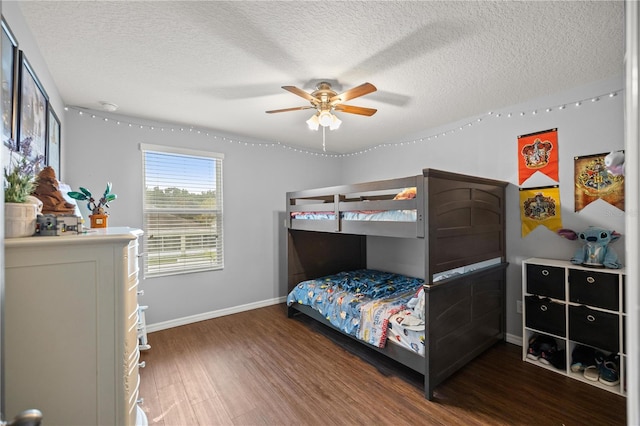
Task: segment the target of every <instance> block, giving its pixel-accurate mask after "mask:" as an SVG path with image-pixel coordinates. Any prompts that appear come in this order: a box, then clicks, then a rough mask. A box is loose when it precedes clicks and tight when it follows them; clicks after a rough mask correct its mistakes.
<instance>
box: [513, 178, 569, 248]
mask: <svg viewBox="0 0 640 426" xmlns="http://www.w3.org/2000/svg"><path fill="white" fill-rule="evenodd" d="M520 220H521V221H522V236H523V237H526V236H527V235H528V234H529V232H531V231H533V230H534V229H536V228H537V227H538V226H540V225H543V226H546V227H547V228H549V229H550V230H551V231H553V232H556V231H557V230H559V229H561V228H562V214H561V211H560V188H558V186H557V185H554V186H546V187H540V188H526V189H525V188H520Z"/></svg>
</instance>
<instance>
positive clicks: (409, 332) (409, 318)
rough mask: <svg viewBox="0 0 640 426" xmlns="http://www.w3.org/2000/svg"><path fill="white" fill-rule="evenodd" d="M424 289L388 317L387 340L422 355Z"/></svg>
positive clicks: (423, 350)
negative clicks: (404, 306) (405, 305)
mask: <svg viewBox="0 0 640 426" xmlns="http://www.w3.org/2000/svg"><path fill="white" fill-rule="evenodd" d="M425 312H426V311H425V307H424V289H422V288H421V289H420V290H419V291H418V293H417V294H416V295H415V296H414V297H413V298H412V299H411V300H410V301H409V302H408V303H407V308H406V309H404V310H402V311H399V312H398V313H396V314H394V315H392V316H391V318H389V331H388V334H389V336H388V341H389V342H393V343H395V344H398V345H400V346H403V347H405V348H407V349H410V350H412V351H414V352H416V353H418V354H420V355H422V356H424V352H425V329H424V326H425V322H424V314H425Z"/></svg>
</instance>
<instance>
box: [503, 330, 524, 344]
mask: <svg viewBox="0 0 640 426" xmlns="http://www.w3.org/2000/svg"><path fill="white" fill-rule="evenodd" d="M505 340H506V341H507V343H512V344H514V345H518V346H522V336H516V335H515V334H509V333H507V335H506V336H505Z"/></svg>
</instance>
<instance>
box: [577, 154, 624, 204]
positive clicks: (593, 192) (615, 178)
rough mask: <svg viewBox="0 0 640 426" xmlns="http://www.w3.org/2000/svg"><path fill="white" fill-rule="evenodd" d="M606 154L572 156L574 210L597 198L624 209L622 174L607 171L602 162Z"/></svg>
mask: <svg viewBox="0 0 640 426" xmlns="http://www.w3.org/2000/svg"><path fill="white" fill-rule="evenodd" d="M607 154H608V153H604V154H594V155H585V156H583V157H575V158H574V181H575V211H577V212H579V211H580V210H582V209H583V208H585V207H586V206H588V205H589V204H590V203H592V202H593V201H595V200H597V199H599V198H600V199H602V200H603V201H606V202H607V203H609V204H611V205H613V206H615V207H617V208H619V209H620V210H624V175H614V174H612V173H609V172H608V171H607V168H606V167H605V163H604V158H605V157H606V156H607Z"/></svg>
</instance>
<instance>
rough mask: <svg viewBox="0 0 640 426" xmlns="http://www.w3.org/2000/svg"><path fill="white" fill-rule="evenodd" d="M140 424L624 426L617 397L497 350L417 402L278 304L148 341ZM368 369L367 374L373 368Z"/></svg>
mask: <svg viewBox="0 0 640 426" xmlns="http://www.w3.org/2000/svg"><path fill="white" fill-rule="evenodd" d="M148 340H149V343H150V344H151V349H150V350H148V351H145V352H143V353H142V360H143V361H145V362H146V367H145V368H143V369H141V371H140V375H141V380H142V382H141V389H140V394H141V397H143V398H144V403H143V405H142V408H143V409H144V411H145V412H146V414H147V417H148V420H149V424H151V425H198V424H199V425H323V426H325V425H360V424H367V425H386V424H389V425H391V424H392V425H412V426H415V425H454V424H455V425H458V424H464V425H486V424H496V425H498V424H504V425H623V424H625V418H626V412H625V410H626V409H625V403H626V399H625V398H623V397H621V396H618V395H615V394H613V393H611V392H607V391H605V390H602V389H597V388H595V387H592V386H590V385H588V384H585V383H581V382H578V381H575V380H572V379H569V378H567V377H564V376H561V375H559V374H555V373H553V372H551V371H547V370H545V369H543V368H540V367H536V366H534V365H531V364H528V363H525V362H523V361H522V360H521V348H520V347H519V346H515V345H511V344H507V343H500V344H497V345H495V346H494V347H493V348H491V349H490V350H488V351H487V352H485V353H484V354H483V355H481V356H480V357H478V358H477V359H476V360H474V361H473V362H471V363H470V364H468V365H467V366H465V367H464V368H463V369H462V370H460V371H459V372H457V373H456V374H454V375H453V376H452V377H450V378H449V379H448V380H446V381H445V382H444V383H442V384H441V385H440V386H438V387H437V388H436V391H435V400H434V401H428V400H426V399H424V395H423V389H422V380H423V377H422V376H421V375H419V374H417V373H414V372H412V371H411V370H409V369H407V368H405V367H403V366H401V365H398V364H396V363H394V362H392V361H390V360H387V359H386V358H384V357H383V356H381V355H379V354H378V353H376V352H375V351H364V350H363V348H361V345H359V344H358V343H356V342H352V341H351V339H349V338H345V337H344V336H342V335H340V334H339V333H336V332H334V331H333V330H330V329H329V328H327V327H324V326H321V325H320V324H317V323H315V322H313V321H312V320H310V319H308V318H307V317H304V316H297V317H296V318H294V319H289V318H287V316H286V309H285V307H284V305H276V306H270V307H266V308H261V309H256V310H253V311H250V312H244V313H240V314H235V315H229V316H225V317H221V318H216V319H213V320H208V321H202V322H198V323H194V324H190V325H187V326H182V327H176V328H172V329H167V330H163V331H159V332H155V333H150V334H149V336H148ZM372 362H373V363H375V365H374V364H372Z"/></svg>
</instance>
